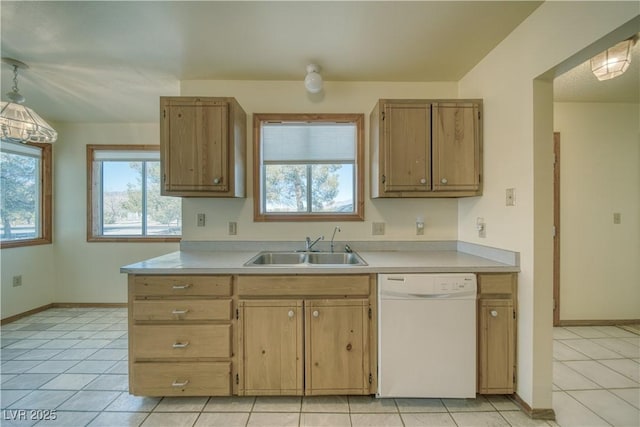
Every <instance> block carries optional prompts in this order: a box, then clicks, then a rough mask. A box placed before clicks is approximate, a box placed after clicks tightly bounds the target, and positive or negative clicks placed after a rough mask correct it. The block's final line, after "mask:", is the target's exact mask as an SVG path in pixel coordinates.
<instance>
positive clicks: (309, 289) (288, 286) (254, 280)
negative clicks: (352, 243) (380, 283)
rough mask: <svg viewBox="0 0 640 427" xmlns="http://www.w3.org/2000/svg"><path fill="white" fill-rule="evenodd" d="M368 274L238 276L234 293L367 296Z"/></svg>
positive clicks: (254, 294) (280, 295) (262, 295)
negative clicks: (236, 288) (236, 290)
mask: <svg viewBox="0 0 640 427" xmlns="http://www.w3.org/2000/svg"><path fill="white" fill-rule="evenodd" d="M370 280H371V278H370V276H369V275H342V276H337V275H336V276H317V275H316V276H312V275H310V276H291V275H289V276H238V295H240V296H243V297H249V296H258V297H264V296H272V297H278V298H280V297H283V296H299V297H303V298H308V297H314V296H369V292H370Z"/></svg>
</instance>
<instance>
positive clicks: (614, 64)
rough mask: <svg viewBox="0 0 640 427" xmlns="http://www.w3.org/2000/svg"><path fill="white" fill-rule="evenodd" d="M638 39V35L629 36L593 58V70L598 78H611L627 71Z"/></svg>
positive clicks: (601, 79)
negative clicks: (633, 47) (632, 50)
mask: <svg viewBox="0 0 640 427" xmlns="http://www.w3.org/2000/svg"><path fill="white" fill-rule="evenodd" d="M636 40H637V37H636V36H634V37H631V38H628V39H626V40H623V41H621V42H620V43H618V44H616V45H613V46H611V47H610V48H609V49H607V50H605V51H604V52H601V53H599V54H597V55H596V56H594V57H593V58H591V71H592V72H593V74H594V75H595V76H596V77H597V78H598V80H600V81H603V80H610V79H613V78H614V77H618V76H619V75H621V74H622V73H624V72H625V71H627V68H629V64H631V47H632V46H633V45H634V44H635V42H636Z"/></svg>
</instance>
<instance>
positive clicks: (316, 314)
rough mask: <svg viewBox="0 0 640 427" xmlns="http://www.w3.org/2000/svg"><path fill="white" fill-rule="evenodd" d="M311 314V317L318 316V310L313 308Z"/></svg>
mask: <svg viewBox="0 0 640 427" xmlns="http://www.w3.org/2000/svg"><path fill="white" fill-rule="evenodd" d="M312 315H313V317H318V316H320V312H319V311H318V310H313V313H312Z"/></svg>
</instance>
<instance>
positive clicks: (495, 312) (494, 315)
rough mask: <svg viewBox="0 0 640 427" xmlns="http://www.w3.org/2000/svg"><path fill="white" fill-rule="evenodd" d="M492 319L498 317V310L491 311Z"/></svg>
mask: <svg viewBox="0 0 640 427" xmlns="http://www.w3.org/2000/svg"><path fill="white" fill-rule="evenodd" d="M490 314H491V317H498V312H497V311H496V310H491V312H490Z"/></svg>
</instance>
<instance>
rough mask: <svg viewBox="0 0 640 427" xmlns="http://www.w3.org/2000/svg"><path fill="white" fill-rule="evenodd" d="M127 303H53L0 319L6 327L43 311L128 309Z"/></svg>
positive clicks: (0, 323) (1, 323) (0, 322)
mask: <svg viewBox="0 0 640 427" xmlns="http://www.w3.org/2000/svg"><path fill="white" fill-rule="evenodd" d="M126 306H127V303H126V302H52V303H51V304H45V305H43V306H40V307H36V308H34V309H31V310H27V311H25V312H24V313H19V314H15V315H13V316H9V317H5V318H4V319H0V325H6V324H7V323H11V322H15V321H16V320H18V319H22V318H23V317H27V316H31V315H32V314H36V313H40V312H41V311H45V310H49V309H50V308H74V307H83V308H84V307H95V308H121V307H126Z"/></svg>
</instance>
